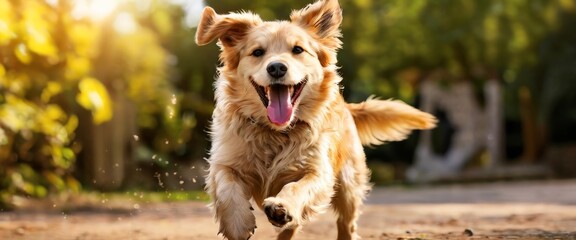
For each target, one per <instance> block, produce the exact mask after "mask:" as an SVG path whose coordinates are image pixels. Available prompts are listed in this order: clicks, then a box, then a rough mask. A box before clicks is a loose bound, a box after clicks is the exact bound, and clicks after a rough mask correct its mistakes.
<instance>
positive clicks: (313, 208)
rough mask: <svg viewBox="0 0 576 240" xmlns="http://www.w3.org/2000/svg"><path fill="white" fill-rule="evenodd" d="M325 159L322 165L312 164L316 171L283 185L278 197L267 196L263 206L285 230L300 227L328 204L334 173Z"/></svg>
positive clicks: (272, 219) (275, 223)
mask: <svg viewBox="0 0 576 240" xmlns="http://www.w3.org/2000/svg"><path fill="white" fill-rule="evenodd" d="M322 162H323V163H324V164H323V163H321V164H319V165H322V166H313V167H311V168H312V170H313V171H312V172H310V173H308V174H306V175H305V176H304V177H302V178H301V179H300V180H298V181H296V182H291V183H288V184H286V185H284V187H282V190H280V192H279V193H278V194H277V195H276V196H275V197H269V198H266V199H264V203H263V208H264V212H265V213H266V216H268V221H270V223H272V224H273V225H274V226H276V227H281V228H283V230H289V229H297V228H298V227H299V226H301V225H302V223H303V222H304V220H307V219H308V218H309V217H310V216H311V215H312V214H314V213H316V212H322V211H323V210H324V209H325V208H326V207H327V206H329V204H330V200H331V197H332V195H333V193H334V177H333V172H332V168H331V166H330V164H328V160H327V159H326V160H323V161H322ZM314 169H316V170H317V171H314ZM288 239H289V238H288Z"/></svg>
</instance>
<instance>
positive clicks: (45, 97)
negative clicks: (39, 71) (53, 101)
mask: <svg viewBox="0 0 576 240" xmlns="http://www.w3.org/2000/svg"><path fill="white" fill-rule="evenodd" d="M61 91H62V85H60V83H58V82H48V84H47V85H46V87H45V88H44V90H42V94H40V99H41V100H42V102H44V103H47V102H48V101H50V98H52V96H54V95H56V94H58V93H60V92H61Z"/></svg>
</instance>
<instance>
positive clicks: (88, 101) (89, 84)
mask: <svg viewBox="0 0 576 240" xmlns="http://www.w3.org/2000/svg"><path fill="white" fill-rule="evenodd" d="M78 87H79V88H80V93H79V94H78V95H77V96H76V101H77V102H78V103H79V104H80V105H81V106H82V107H84V108H86V109H88V110H91V111H92V118H93V119H92V120H93V121H94V123H95V124H100V123H103V122H106V121H108V120H110V119H111V118H112V102H111V100H110V96H109V95H108V91H107V90H106V87H104V85H103V84H102V83H101V82H100V81H98V80H96V79H94V78H90V77H87V78H84V79H82V80H81V81H80V83H79V86H78Z"/></svg>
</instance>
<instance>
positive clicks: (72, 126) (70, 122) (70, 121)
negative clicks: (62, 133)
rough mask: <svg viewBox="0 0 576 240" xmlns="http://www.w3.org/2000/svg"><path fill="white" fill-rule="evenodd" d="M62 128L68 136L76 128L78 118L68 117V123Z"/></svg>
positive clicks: (74, 116)
mask: <svg viewBox="0 0 576 240" xmlns="http://www.w3.org/2000/svg"><path fill="white" fill-rule="evenodd" d="M64 127H65V128H66V131H68V133H69V134H71V133H73V132H74V130H76V128H77V127H78V117H76V115H70V118H68V122H67V123H66V125H65V126H64Z"/></svg>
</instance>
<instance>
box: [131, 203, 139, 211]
mask: <svg viewBox="0 0 576 240" xmlns="http://www.w3.org/2000/svg"><path fill="white" fill-rule="evenodd" d="M132 207H133V208H134V209H136V210H138V209H140V204H138V203H136V204H134V206H132Z"/></svg>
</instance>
